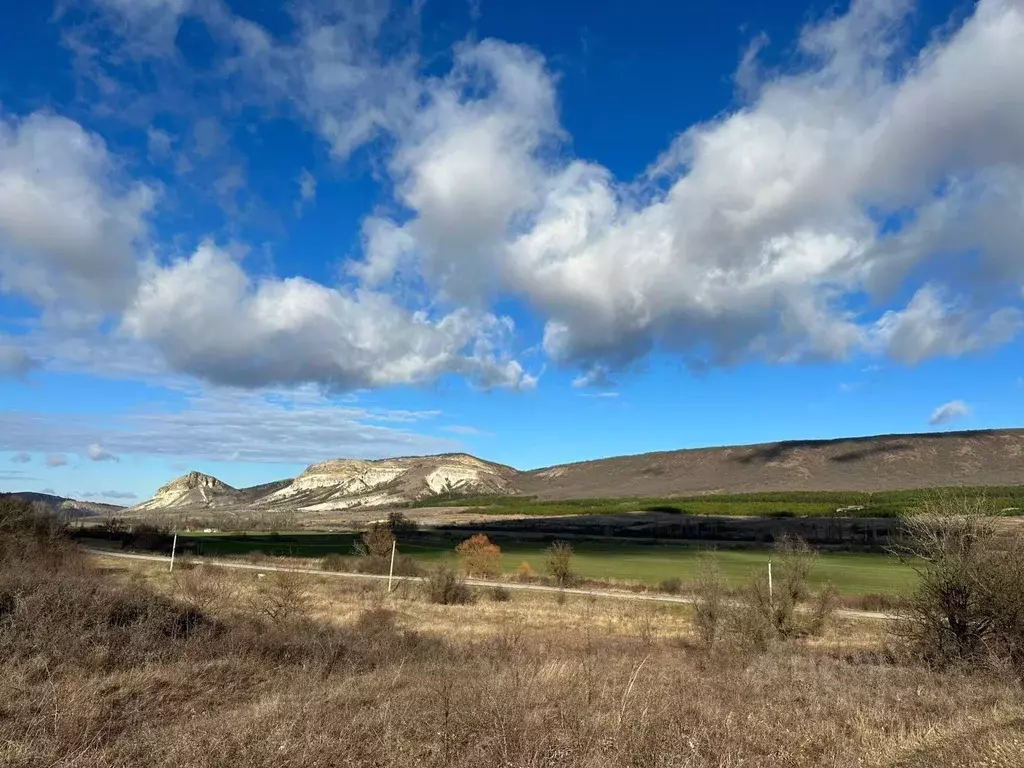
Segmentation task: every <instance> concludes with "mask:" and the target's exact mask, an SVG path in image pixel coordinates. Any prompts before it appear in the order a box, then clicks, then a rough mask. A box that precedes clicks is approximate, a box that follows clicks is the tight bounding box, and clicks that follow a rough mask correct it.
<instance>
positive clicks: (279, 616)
mask: <svg viewBox="0 0 1024 768" xmlns="http://www.w3.org/2000/svg"><path fill="white" fill-rule="evenodd" d="M260 576H262V577H263V578H257V580H256V583H255V585H254V588H253V589H252V591H251V592H250V594H249V600H248V603H249V609H250V611H251V612H252V614H253V615H254V616H257V617H261V618H265V619H269V620H270V621H272V622H274V623H275V624H285V623H287V622H289V621H293V620H295V619H298V618H301V617H303V616H305V615H306V614H307V613H308V610H309V595H308V593H307V591H306V582H305V577H304V576H303V574H301V573H291V572H289V571H271V572H270V573H268V574H260Z"/></svg>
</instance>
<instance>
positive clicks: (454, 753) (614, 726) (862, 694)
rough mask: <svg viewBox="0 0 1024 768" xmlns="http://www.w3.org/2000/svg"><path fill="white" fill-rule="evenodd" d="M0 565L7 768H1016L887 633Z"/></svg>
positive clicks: (123, 570) (97, 563)
mask: <svg viewBox="0 0 1024 768" xmlns="http://www.w3.org/2000/svg"><path fill="white" fill-rule="evenodd" d="M0 527H2V526H0ZM0 543H3V544H4V545H5V546H3V547H0V765H4V766H11V768H28V767H29V766H31V767H33V768H34V767H35V766H66V767H68V768H71V767H72V766H75V767H81V768H86V767H92V766H119V767H120V766H125V767H127V766H143V765H145V766H168V768H170V766H175V767H176V768H177V767H180V766H211V767H212V766H225V765H237V766H268V768H269V766H274V767H275V768H278V767H282V766H283V767H285V768H287V767H288V766H303V767H307V766H325V767H326V766H467V767H468V766H474V767H476V766H509V767H512V766H538V767H539V766H580V767H581V768H582V767H583V766H601V767H602V768H607V766H759V767H760V766H926V765H928V766H931V765H934V766H961V765H962V766H967V765H987V766H1017V765H1021V764H1022V763H1024V736H1022V727H1024V699H1022V697H1021V689H1020V686H1019V684H1018V683H1017V682H1015V681H1014V679H1012V677H1010V676H1007V675H995V674H991V673H981V672H969V671H950V670H945V671H939V670H932V669H927V668H925V667H923V666H921V665H919V664H917V663H915V662H913V661H911V660H910V659H909V658H904V657H902V656H901V655H900V654H898V653H894V652H891V651H886V650H885V648H886V646H887V645H889V644H890V640H889V639H888V637H887V635H886V632H885V622H880V621H864V622H860V623H853V622H843V623H837V624H833V625H832V626H831V627H830V628H829V629H828V630H827V631H826V632H825V633H824V635H823V636H822V637H820V638H814V639H807V640H796V641H788V642H777V643H775V644H773V645H772V646H771V647H770V649H769V650H767V651H764V652H759V651H754V650H753V649H752V648H750V647H747V646H746V645H744V644H743V643H742V642H739V643H730V644H728V645H726V646H722V647H718V648H716V649H713V650H710V651H708V650H703V649H702V648H700V647H699V645H698V643H697V642H696V639H695V635H694V633H693V628H692V621H691V619H692V614H691V609H689V608H688V607H685V606H652V605H644V604H639V605H635V604H630V603H626V602H619V601H610V600H609V601H600V600H592V599H585V598H578V599H575V598H565V599H561V598H560V596H558V595H551V594H536V595H527V594H522V593H518V594H514V595H512V596H510V598H509V599H505V600H499V599H495V596H494V595H493V594H492V593H489V592H485V593H483V594H481V595H479V597H478V599H477V601H476V602H474V603H473V604H470V605H452V606H443V605H434V604H430V603H428V602H426V601H425V600H424V599H423V595H422V594H421V593H420V592H418V591H416V590H415V589H414V588H413V586H412V585H408V586H406V587H403V589H402V590H400V591H398V592H397V593H396V594H393V595H390V596H389V595H385V594H383V592H382V591H381V587H379V586H378V585H358V584H352V583H346V582H344V581H342V580H338V579H333V580H332V579H327V578H320V577H316V576H310V575H296V574H289V573H272V572H271V573H265V574H263V575H261V574H259V573H258V572H230V571H226V570H220V569H213V568H202V567H193V568H189V567H188V566H187V564H186V565H185V566H184V568H183V569H182V570H180V571H179V572H178V573H175V574H169V573H167V572H166V571H165V570H164V567H163V566H161V565H159V564H155V563H146V562H130V561H124V560H114V559H104V558H87V557H86V556H84V555H83V554H81V553H80V552H78V551H77V550H75V549H73V548H71V547H69V546H68V545H66V544H63V543H61V542H59V541H58V542H56V543H47V542H40V541H38V540H32V542H31V543H26V542H25V541H24V540H20V541H14V540H12V539H8V540H7V541H4V540H3V539H0ZM498 597H499V598H500V597H502V596H500V595H499V596H498ZM505 597H508V596H505Z"/></svg>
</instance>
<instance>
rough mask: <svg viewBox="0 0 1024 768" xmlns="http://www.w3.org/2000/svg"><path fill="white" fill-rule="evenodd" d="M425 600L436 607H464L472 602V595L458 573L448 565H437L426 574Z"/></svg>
mask: <svg viewBox="0 0 1024 768" xmlns="http://www.w3.org/2000/svg"><path fill="white" fill-rule="evenodd" d="M424 588H425V590H426V595H427V599H428V600H429V601H430V602H432V603H437V604H438V605H465V604H467V603H471V602H473V593H472V591H471V590H470V588H469V587H468V586H466V582H465V581H463V579H462V577H461V576H460V575H459V572H458V571H456V570H455V569H454V568H452V566H451V565H449V564H448V563H438V564H437V565H436V566H434V567H433V568H431V569H430V570H429V571H428V572H427V577H426V581H424Z"/></svg>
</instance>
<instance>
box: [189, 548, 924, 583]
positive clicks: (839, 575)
mask: <svg viewBox="0 0 1024 768" xmlns="http://www.w3.org/2000/svg"><path fill="white" fill-rule="evenodd" d="M190 536H192V537H193V538H195V539H196V540H197V541H198V542H199V553H200V554H203V555H208V556H225V555H226V556H232V555H235V556H237V555H246V554H249V553H252V552H262V553H265V554H268V555H278V556H288V557H306V558H320V557H324V556H326V555H329V554H341V555H348V554H351V552H352V545H353V544H354V542H355V540H356V536H357V535H356V534H347V533H280V534H250V535H247V536H242V535H239V534H200V535H196V534H190ZM499 543H500V545H501V550H502V568H503V570H504V571H505V572H506V573H512V572H514V571H515V570H516V569H517V568H518V567H519V566H520V564H521V563H524V562H526V563H529V564H530V566H531V568H532V569H533V570H534V571H535V572H536V573H543V572H544V566H545V562H546V555H545V549H546V547H547V544H546V543H544V542H539V541H510V542H506V541H499ZM454 544H455V542H454V541H452V542H440V541H437V542H430V541H424V540H417V541H410V540H405V541H403V540H402V539H401V537H400V538H399V543H398V551H399V552H400V553H401V554H404V555H408V556H410V557H412V558H414V559H415V560H417V561H418V562H420V563H423V564H424V565H426V564H429V563H432V562H436V561H437V560H440V559H442V558H444V557H449V556H452V555H453V547H454ZM573 550H574V556H573V565H574V568H575V569H576V571H577V572H578V573H579V575H580V576H582V577H583V578H586V579H595V580H615V581H619V580H621V581H638V582H642V583H644V584H647V585H650V586H655V585H657V584H659V583H660V582H662V581H664V580H666V579H672V578H678V579H681V580H682V581H683V582H689V581H692V580H693V578H694V577H695V575H696V570H697V566H698V563H699V560H700V557H701V555H702V554H707V553H711V552H713V556H714V557H715V558H716V559H717V560H718V563H719V566H720V568H721V570H722V573H723V575H724V576H725V578H726V579H727V580H728V581H729V582H730V583H731V584H732V585H734V586H739V585H740V584H743V583H746V582H747V581H749V579H750V578H751V576H752V575H753V574H755V573H757V572H764V571H765V569H766V568H767V564H768V559H769V557H770V554H771V552H770V550H767V549H723V550H719V551H713V550H711V549H710V548H708V547H705V546H700V547H698V546H695V545H687V544H638V543H632V542H622V541H616V542H599V541H580V542H574V543H573ZM913 577H914V573H913V570H912V569H911V568H909V567H908V566H906V565H904V564H901V563H900V562H899V561H898V560H897V559H896V558H894V557H891V556H889V555H885V554H879V553H873V552H870V553H869V552H823V553H821V554H820V556H819V560H818V567H817V569H816V571H815V574H814V576H813V581H814V582H815V583H817V584H821V583H825V582H831V583H832V584H833V585H834V586H835V587H836V589H837V590H838V591H839V592H841V593H843V594H848V595H858V594H876V593H877V594H900V593H903V592H905V591H906V590H907V589H908V588H909V587H910V585H911V584H912V580H913Z"/></svg>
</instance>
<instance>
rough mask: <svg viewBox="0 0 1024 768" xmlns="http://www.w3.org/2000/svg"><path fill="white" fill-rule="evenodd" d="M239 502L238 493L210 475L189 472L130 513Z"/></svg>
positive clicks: (164, 486)
mask: <svg viewBox="0 0 1024 768" xmlns="http://www.w3.org/2000/svg"><path fill="white" fill-rule="evenodd" d="M238 500H239V491H238V490H237V489H235V488H232V487H231V486H230V485H228V484H227V483H223V482H221V481H220V480H218V479H217V478H216V477H213V476H212V475H204V474H203V473H202V472H189V473H188V474H187V475H182V476H181V477H179V478H176V479H174V480H172V481H171V482H169V483H167V484H166V485H162V486H160V487H159V488H158V489H157V492H156V494H154V496H153V498H151V499H149V500H148V501H144V502H142V503H141V504H138V505H137V506H135V507H133V508H132V511H152V510H160V509H180V508H190V507H210V506H218V505H228V504H232V503H235V502H236V501H238Z"/></svg>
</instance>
